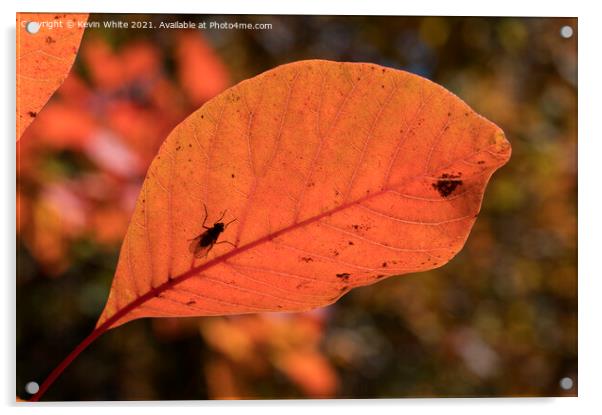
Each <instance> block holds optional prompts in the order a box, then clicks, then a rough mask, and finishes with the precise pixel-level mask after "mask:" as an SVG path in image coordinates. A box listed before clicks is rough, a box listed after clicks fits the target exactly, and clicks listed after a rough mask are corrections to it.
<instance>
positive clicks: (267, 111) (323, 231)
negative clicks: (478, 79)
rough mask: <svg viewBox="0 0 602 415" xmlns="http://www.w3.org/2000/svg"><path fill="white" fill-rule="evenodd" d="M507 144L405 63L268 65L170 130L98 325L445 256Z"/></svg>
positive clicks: (267, 306) (289, 295) (285, 303)
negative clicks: (401, 68)
mask: <svg viewBox="0 0 602 415" xmlns="http://www.w3.org/2000/svg"><path fill="white" fill-rule="evenodd" d="M510 153H511V149H510V145H509V143H508V141H507V140H506V139H505V137H504V134H503V132H502V131H501V130H500V129H499V128H498V127H497V126H496V125H494V124H493V123H491V122H490V121H488V120H486V119H484V118H483V117H481V116H479V115H478V114H476V113H475V112H474V111H473V110H471V109H470V108H469V107H468V106H467V105H466V104H465V103H464V102H463V101H461V100H460V99H459V98H457V97H456V96H454V95H453V94H451V93H450V92H448V91H447V90H445V89H444V88H442V87H441V86H439V85H436V84H434V83H432V82H430V81H428V80H426V79H424V78H421V77H418V76H416V75H412V74H409V73H407V72H403V71H399V70H394V69H389V68H384V67H381V66H377V65H373V64H367V63H337V62H328V61H301V62H296V63H292V64H288V65H284V66H280V67H278V68H276V69H274V70H270V71H268V72H265V73H263V74H261V75H259V76H257V77H255V78H253V79H250V80H247V81H244V82H242V83H240V84H238V85H237V86H235V87H233V88H230V89H229V90H227V91H225V92H224V93H222V94H220V95H219V96H217V97H215V98H214V99H212V100H211V101H209V102H207V103H206V104H205V105H203V107H201V108H200V109H199V110H198V111H196V112H195V113H193V114H192V115H191V116H190V117H188V118H187V119H186V120H185V121H184V122H182V123H181V124H179V125H178V126H177V127H176V128H175V129H174V131H173V132H172V133H171V134H170V135H169V137H168V138H167V139H166V141H165V142H164V144H163V145H162V147H161V149H160V150H159V153H158V154H157V156H156V158H155V160H154V161H153V163H152V164H151V166H150V168H149V170H148V173H147V177H146V180H145V181H144V184H143V187H142V191H141V193H140V196H139V198H138V201H137V204H136V208H135V211H134V214H133V217H132V219H131V222H130V225H129V228H128V231H127V234H126V236H125V239H124V242H123V245H122V249H121V254H120V259H119V263H118V266H117V270H116V274H115V277H114V280H113V285H112V288H111V293H110V295H109V299H108V301H107V304H106V307H105V309H104V311H103V313H102V315H101V317H100V319H99V321H98V326H97V327H98V328H99V331H103V330H106V329H109V328H111V327H116V326H118V325H121V324H123V323H125V322H127V321H130V320H133V319H137V318H142V317H167V316H169V317H176V316H208V315H225V314H243V313H254V312H264V311H303V310H310V309H313V308H316V307H322V306H325V305H328V304H332V303H334V302H336V301H337V300H338V299H339V298H340V297H341V296H342V295H344V294H345V293H347V292H348V291H349V290H350V289H352V288H355V287H359V286H363V285H369V284H372V283H374V282H376V281H378V280H380V279H382V278H386V277H389V276H394V275H401V274H406V273H412V272H420V271H426V270H430V269H433V268H436V267H440V266H442V265H443V264H445V263H447V262H448V261H449V260H451V259H452V258H453V257H454V256H455V255H456V254H457V253H458V252H459V251H460V250H461V249H462V247H463V245H464V243H465V241H466V239H467V237H468V234H469V232H470V230H471V228H472V225H473V224H474V222H475V220H476V217H477V214H478V212H479V210H480V206H481V202H482V198H483V193H484V190H485V187H486V185H487V182H488V180H489V178H490V177H491V175H492V174H493V172H494V171H495V170H496V169H498V168H499V167H501V166H502V165H504V164H505V163H506V162H507V161H508V159H509V157H510ZM205 206H206V208H207V212H208V217H207V218H206V222H205V221H204V219H205ZM219 223H221V224H222V225H219ZM226 223H229V225H228V226H226V225H225V224H226ZM203 225H205V226H203ZM220 226H221V227H220ZM208 228H209V229H210V230H208ZM222 230H223V232H221V231H222ZM203 233H204V237H201V238H197V239H195V238H196V237H197V236H199V235H203ZM213 242H218V243H215V244H213ZM220 242H223V243H220ZM293 366H294V367H296V366H297V365H293Z"/></svg>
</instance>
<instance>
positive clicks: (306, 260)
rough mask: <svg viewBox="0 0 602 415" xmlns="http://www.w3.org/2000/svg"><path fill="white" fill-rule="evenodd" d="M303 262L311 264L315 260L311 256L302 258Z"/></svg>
mask: <svg viewBox="0 0 602 415" xmlns="http://www.w3.org/2000/svg"><path fill="white" fill-rule="evenodd" d="M301 261H305V262H310V261H313V258H312V257H309V256H304V257H301Z"/></svg>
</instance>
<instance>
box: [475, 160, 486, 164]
mask: <svg viewBox="0 0 602 415" xmlns="http://www.w3.org/2000/svg"><path fill="white" fill-rule="evenodd" d="M477 163H478V164H485V160H479V161H477Z"/></svg>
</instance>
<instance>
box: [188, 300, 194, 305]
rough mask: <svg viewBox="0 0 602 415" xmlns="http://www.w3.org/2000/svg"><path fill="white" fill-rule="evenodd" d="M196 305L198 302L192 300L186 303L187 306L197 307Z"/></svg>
mask: <svg viewBox="0 0 602 415" xmlns="http://www.w3.org/2000/svg"><path fill="white" fill-rule="evenodd" d="M195 304H196V301H194V300H190V301H188V302H186V305H195Z"/></svg>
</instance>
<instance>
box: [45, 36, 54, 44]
mask: <svg viewBox="0 0 602 415" xmlns="http://www.w3.org/2000/svg"><path fill="white" fill-rule="evenodd" d="M46 43H48V44H49V45H50V44H52V43H56V40H54V39H53V38H52V37H50V36H46Z"/></svg>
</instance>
